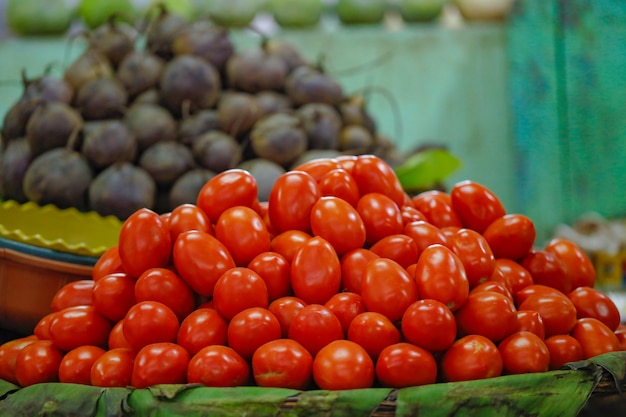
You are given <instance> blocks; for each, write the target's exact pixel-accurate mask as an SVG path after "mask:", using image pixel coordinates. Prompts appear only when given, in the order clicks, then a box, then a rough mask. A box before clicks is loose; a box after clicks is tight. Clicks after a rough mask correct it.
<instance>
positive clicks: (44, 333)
mask: <svg viewBox="0 0 626 417" xmlns="http://www.w3.org/2000/svg"><path fill="white" fill-rule="evenodd" d="M55 315H56V313H54V312H53V313H48V314H46V315H45V316H43V317H42V318H41V319H39V321H38V322H37V324H36V325H35V328H34V329H33V334H34V335H35V336H36V337H37V339H39V340H50V322H52V319H53V318H54V316H55Z"/></svg>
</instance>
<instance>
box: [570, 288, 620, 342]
mask: <svg viewBox="0 0 626 417" xmlns="http://www.w3.org/2000/svg"><path fill="white" fill-rule="evenodd" d="M567 296H568V298H569V299H570V300H571V301H572V303H574V307H576V314H577V318H579V319H580V318H583V317H593V318H594V319H598V320H600V321H601V322H602V323H604V324H606V325H607V327H608V328H609V329H611V330H613V331H615V330H616V329H617V327H618V326H619V324H620V312H619V309H618V308H617V306H616V305H615V303H614V302H613V300H612V299H611V298H610V297H609V296H608V295H606V294H604V293H603V292H601V291H599V290H596V289H595V288H591V287H577V288H576V289H575V290H573V291H572V292H570V293H569V294H567Z"/></svg>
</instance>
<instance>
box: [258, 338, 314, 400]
mask: <svg viewBox="0 0 626 417" xmlns="http://www.w3.org/2000/svg"><path fill="white" fill-rule="evenodd" d="M252 374H253V376H254V380H255V382H256V384H257V385H258V386H260V387H275V388H288V389H297V390H304V389H307V388H309V386H310V385H311V381H312V377H313V356H311V354H310V353H309V351H308V350H306V349H305V348H304V347H303V346H302V345H301V344H300V343H298V342H296V341H295V340H291V339H277V340H272V341H270V342H267V343H265V344H264V345H261V346H260V347H259V348H258V349H257V350H256V351H255V352H254V355H253V356H252Z"/></svg>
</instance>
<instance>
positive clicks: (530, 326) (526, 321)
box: [516, 310, 546, 340]
mask: <svg viewBox="0 0 626 417" xmlns="http://www.w3.org/2000/svg"><path fill="white" fill-rule="evenodd" d="M516 317H517V324H518V331H520V332H522V331H525V332H531V333H534V334H536V335H537V336H538V337H539V338H540V339H542V340H543V339H545V338H546V329H545V328H544V326H543V319H542V318H541V315H540V314H539V313H538V312H536V311H531V310H517V312H516Z"/></svg>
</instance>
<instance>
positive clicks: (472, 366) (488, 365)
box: [441, 335, 503, 382]
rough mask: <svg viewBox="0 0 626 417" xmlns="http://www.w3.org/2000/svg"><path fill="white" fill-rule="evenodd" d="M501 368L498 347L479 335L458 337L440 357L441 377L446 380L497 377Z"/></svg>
mask: <svg viewBox="0 0 626 417" xmlns="http://www.w3.org/2000/svg"><path fill="white" fill-rule="evenodd" d="M502 368H503V363H502V355H500V351H499V350H498V347H497V346H496V345H495V344H494V343H493V342H492V341H491V340H489V339H487V338H486V337H484V336H481V335H469V336H464V337H462V338H460V339H458V340H457V341H455V342H454V343H453V344H452V346H450V348H449V349H448V350H446V352H445V353H444V355H443V357H442V358H441V372H442V377H443V379H444V380H445V381H448V382H454V381H472V380H477V379H485V378H493V377H497V376H500V375H501V374H502Z"/></svg>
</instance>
